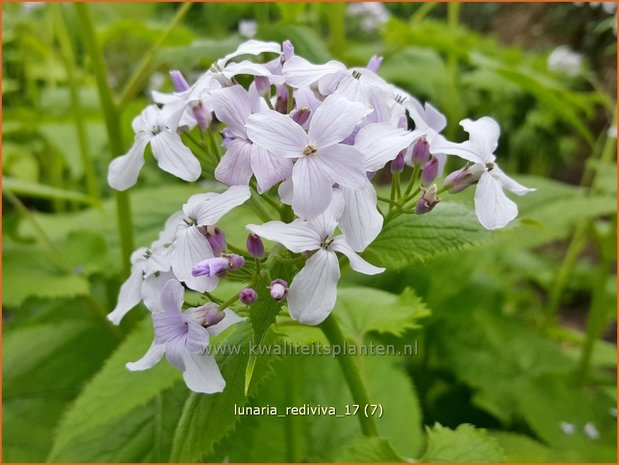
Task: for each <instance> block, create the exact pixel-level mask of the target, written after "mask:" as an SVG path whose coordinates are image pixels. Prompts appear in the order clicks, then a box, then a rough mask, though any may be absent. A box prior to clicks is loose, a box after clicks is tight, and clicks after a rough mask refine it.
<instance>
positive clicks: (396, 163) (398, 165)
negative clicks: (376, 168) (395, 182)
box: [391, 150, 406, 173]
mask: <svg viewBox="0 0 619 465" xmlns="http://www.w3.org/2000/svg"><path fill="white" fill-rule="evenodd" d="M405 152H406V150H402V151H401V152H400V153H398V156H397V157H395V159H394V160H393V161H392V162H391V172H392V173H401V172H402V171H403V170H404V153H405Z"/></svg>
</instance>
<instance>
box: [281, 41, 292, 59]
mask: <svg viewBox="0 0 619 465" xmlns="http://www.w3.org/2000/svg"><path fill="white" fill-rule="evenodd" d="M282 51H283V54H282V58H283V59H284V61H286V60H290V58H292V57H293V56H294V46H293V45H292V42H290V41H289V40H284V41H283V42H282Z"/></svg>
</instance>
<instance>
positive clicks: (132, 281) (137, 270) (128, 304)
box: [107, 263, 143, 325]
mask: <svg viewBox="0 0 619 465" xmlns="http://www.w3.org/2000/svg"><path fill="white" fill-rule="evenodd" d="M142 281H143V278H142V264H141V263H140V264H138V265H133V266H132V267H131V274H130V275H129V278H127V280H126V281H125V282H124V283H123V285H122V286H121V287H120V292H119V293H118V302H117V303H116V307H115V308H114V310H112V311H111V312H110V313H108V315H107V319H108V320H110V321H111V322H112V323H114V324H115V325H118V324H120V321H121V320H122V319H123V318H124V316H125V315H126V314H127V313H128V312H129V310H131V309H132V308H133V307H135V306H136V305H137V304H139V303H140V300H142Z"/></svg>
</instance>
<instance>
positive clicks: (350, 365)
mask: <svg viewBox="0 0 619 465" xmlns="http://www.w3.org/2000/svg"><path fill="white" fill-rule="evenodd" d="M320 329H321V330H322V332H323V333H324V335H325V336H326V337H327V339H328V340H329V343H330V344H331V345H334V346H336V345H337V346H340V347H344V346H345V344H346V338H345V337H344V334H343V333H342V330H341V329H340V327H339V325H338V323H337V320H336V319H335V317H334V316H333V314H331V315H329V316H328V317H327V319H326V320H325V321H323V322H322V323H321V325H320ZM337 360H338V362H339V364H340V367H341V369H342V372H343V373H344V378H345V379H346V383H347V384H348V389H350V393H351V394H352V397H353V400H354V402H355V403H356V404H358V405H360V406H362V408H363V407H364V406H365V405H368V404H369V403H370V400H369V396H368V391H367V388H366V386H365V382H364V380H363V376H362V375H361V371H360V370H359V365H358V364H357V362H356V361H355V359H354V358H353V357H351V356H350V355H348V354H344V355H339V356H338V357H337ZM357 418H358V419H359V424H360V425H361V431H362V432H363V435H364V436H378V430H377V429H376V423H375V422H374V418H373V417H371V416H368V417H366V416H365V415H358V416H357Z"/></svg>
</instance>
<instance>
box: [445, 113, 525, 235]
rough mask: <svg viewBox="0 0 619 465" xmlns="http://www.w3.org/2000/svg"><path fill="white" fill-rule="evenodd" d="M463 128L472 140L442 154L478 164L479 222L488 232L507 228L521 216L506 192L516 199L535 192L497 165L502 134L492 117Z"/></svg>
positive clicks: (447, 147)
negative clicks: (512, 194) (497, 153)
mask: <svg viewBox="0 0 619 465" xmlns="http://www.w3.org/2000/svg"><path fill="white" fill-rule="evenodd" d="M460 126H462V127H463V128H464V130H465V131H466V132H468V133H469V140H468V141H466V142H464V143H462V144H446V145H445V146H444V147H441V148H440V150H441V151H444V152H446V153H453V154H455V155H458V156H459V157H461V158H464V159H465V160H468V161H470V162H472V163H473V164H474V165H473V166H471V170H472V171H474V172H476V173H479V181H478V183H477V189H476V191H475V213H476V214H477V219H478V220H479V222H480V223H481V224H482V226H483V227H484V228H486V229H498V228H503V227H505V226H506V225H507V224H508V223H509V222H510V221H512V220H513V219H514V218H516V216H518V206H517V205H516V204H515V203H514V202H513V201H511V200H510V199H509V198H508V197H507V196H506V195H505V193H504V192H503V189H507V190H509V191H510V192H513V193H514V194H516V195H525V194H527V193H529V192H533V191H535V189H530V188H528V187H524V186H523V185H521V184H519V183H518V182H516V181H514V180H513V179H512V178H510V177H509V176H507V175H506V174H505V173H504V172H503V171H502V170H501V169H500V168H499V166H498V165H497V164H496V163H495V160H496V156H495V155H494V151H495V150H496V148H497V146H498V143H499V134H500V129H499V125H498V124H497V122H496V121H495V120H493V119H492V118H490V117H488V116H484V117H482V118H480V119H478V120H476V121H472V120H470V119H464V120H462V121H460Z"/></svg>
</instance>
